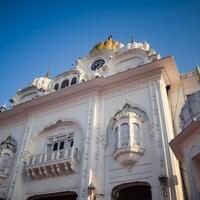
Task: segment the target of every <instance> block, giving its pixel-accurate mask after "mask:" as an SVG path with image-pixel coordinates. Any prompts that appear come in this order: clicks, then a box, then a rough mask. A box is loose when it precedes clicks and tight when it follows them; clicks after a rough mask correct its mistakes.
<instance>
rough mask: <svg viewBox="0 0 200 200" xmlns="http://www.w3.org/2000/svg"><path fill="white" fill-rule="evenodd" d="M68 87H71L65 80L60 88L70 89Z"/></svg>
mask: <svg viewBox="0 0 200 200" xmlns="http://www.w3.org/2000/svg"><path fill="white" fill-rule="evenodd" d="M68 86H69V80H68V79H66V80H64V81H63V82H62V84H61V86H60V88H61V89H62V88H65V87H68Z"/></svg>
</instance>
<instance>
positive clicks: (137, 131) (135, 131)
mask: <svg viewBox="0 0 200 200" xmlns="http://www.w3.org/2000/svg"><path fill="white" fill-rule="evenodd" d="M133 136H134V144H136V145H140V126H139V125H138V124H136V123H133Z"/></svg>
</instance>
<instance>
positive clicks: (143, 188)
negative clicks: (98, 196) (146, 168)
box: [112, 182, 152, 200]
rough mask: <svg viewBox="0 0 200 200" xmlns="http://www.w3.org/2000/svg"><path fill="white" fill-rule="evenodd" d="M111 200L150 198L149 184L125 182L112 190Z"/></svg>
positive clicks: (147, 199) (150, 199)
mask: <svg viewBox="0 0 200 200" xmlns="http://www.w3.org/2000/svg"><path fill="white" fill-rule="evenodd" d="M112 197H113V198H112V199H113V200H124V199H126V200H138V199H139V200H152V195H151V186H150V185H149V184H148V183H145V182H135V183H125V184H122V185H118V186H116V187H114V188H113V190H112Z"/></svg>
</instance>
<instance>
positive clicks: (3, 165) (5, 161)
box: [0, 153, 10, 170]
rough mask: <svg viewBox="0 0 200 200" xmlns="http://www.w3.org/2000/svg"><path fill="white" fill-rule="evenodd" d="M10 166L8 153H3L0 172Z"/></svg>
mask: <svg viewBox="0 0 200 200" xmlns="http://www.w3.org/2000/svg"><path fill="white" fill-rule="evenodd" d="M9 165H10V155H9V154H8V153H4V154H3V155H2V158H1V164H0V170H5V169H7V168H8V167H9Z"/></svg>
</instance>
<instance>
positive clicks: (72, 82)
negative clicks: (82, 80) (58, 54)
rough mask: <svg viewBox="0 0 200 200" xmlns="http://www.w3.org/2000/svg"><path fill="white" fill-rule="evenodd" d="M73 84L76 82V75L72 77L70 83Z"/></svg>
mask: <svg viewBox="0 0 200 200" xmlns="http://www.w3.org/2000/svg"><path fill="white" fill-rule="evenodd" d="M74 84H76V77H74V78H73V79H72V81H71V85H74Z"/></svg>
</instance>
